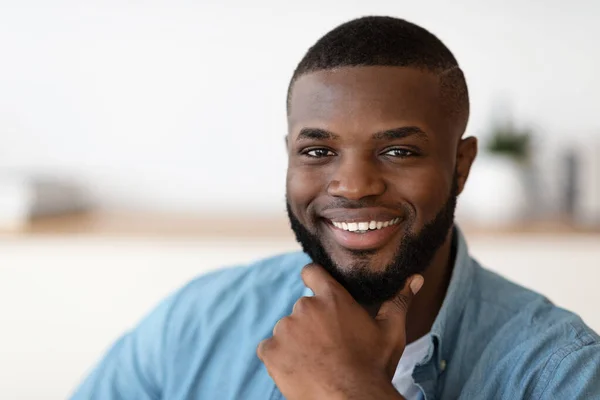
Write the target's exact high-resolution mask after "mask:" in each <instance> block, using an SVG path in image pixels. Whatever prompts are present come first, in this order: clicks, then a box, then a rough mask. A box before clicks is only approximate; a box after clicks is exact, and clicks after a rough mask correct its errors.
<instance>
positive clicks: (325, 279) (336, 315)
mask: <svg viewBox="0 0 600 400" xmlns="http://www.w3.org/2000/svg"><path fill="white" fill-rule="evenodd" d="M302 279H303V281H304V283H305V284H306V286H307V287H309V288H310V289H312V291H313V292H314V293H315V296H314V297H302V298H300V299H299V300H298V301H297V302H296V304H295V305H294V308H293V310H292V314H291V315H289V316H287V317H284V318H282V319H281V320H279V322H277V324H276V325H275V327H274V328H273V336H272V337H271V338H268V339H266V340H263V341H262V342H261V343H260V344H259V346H258V349H257V354H258V357H259V358H260V359H261V360H262V361H263V363H264V364H265V366H266V367H267V371H268V372H269V375H271V377H272V378H273V380H274V381H275V383H276V384H277V387H278V388H279V390H281V392H282V394H283V395H284V396H285V398H286V399H288V400H300V399H301V400H313V399H374V398H377V399H401V398H402V397H401V396H400V395H399V394H398V393H397V392H396V391H395V389H394V388H393V386H392V383H391V380H392V377H393V375H394V372H395V370H396V367H397V366H398V361H399V360H400V357H401V356H402V353H403V352H404V347H405V345H406V314H407V311H408V307H409V306H410V303H411V300H412V298H413V296H414V294H416V293H417V292H418V291H419V289H420V288H421V286H422V285H423V277H422V276H420V275H414V276H412V277H411V278H409V279H408V281H407V283H406V285H405V287H404V288H403V289H402V291H401V292H400V293H398V294H397V295H396V297H395V298H394V299H392V300H390V301H388V302H386V303H384V304H383V305H382V306H381V308H380V310H379V313H378V314H377V317H376V318H375V319H373V318H371V317H370V316H369V314H368V313H367V312H366V311H365V310H364V309H363V308H362V307H361V306H360V305H359V304H358V303H357V302H356V301H355V300H354V299H353V298H352V296H351V295H350V294H349V293H348V292H347V291H346V290H345V289H344V288H343V287H342V285H340V284H339V283H338V282H337V281H336V280H335V279H334V278H332V277H331V275H329V274H328V273H327V272H326V271H325V270H324V269H323V268H322V267H321V266H318V265H316V264H309V265H307V266H306V267H304V269H303V270H302ZM411 289H412V290H411Z"/></svg>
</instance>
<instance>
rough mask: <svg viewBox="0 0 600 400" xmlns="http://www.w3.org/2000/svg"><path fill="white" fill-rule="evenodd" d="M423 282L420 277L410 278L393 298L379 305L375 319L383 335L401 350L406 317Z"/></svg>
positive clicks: (404, 334)
mask: <svg viewBox="0 0 600 400" xmlns="http://www.w3.org/2000/svg"><path fill="white" fill-rule="evenodd" d="M424 282H425V280H424V279H423V276H421V275H413V276H411V277H410V278H409V279H408V280H407V281H406V283H405V284H404V288H403V289H402V290H401V291H400V292H399V293H398V294H396V295H395V296H394V298H392V299H391V300H388V301H386V302H385V303H383V304H382V305H381V307H380V308H379V312H378V313H377V317H375V320H376V321H377V323H378V325H379V327H380V328H381V330H382V331H383V333H384V335H386V337H388V339H390V340H391V341H392V342H394V343H395V344H397V345H398V346H401V347H402V349H404V345H405V342H406V315H407V314H408V309H409V307H410V304H411V303H412V300H413V297H414V296H415V295H416V294H417V293H418V292H419V290H421V287H422V286H423V283H424Z"/></svg>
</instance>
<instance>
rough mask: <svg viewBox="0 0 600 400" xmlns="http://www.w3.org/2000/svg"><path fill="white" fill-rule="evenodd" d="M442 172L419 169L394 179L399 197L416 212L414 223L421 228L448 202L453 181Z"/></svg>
mask: <svg viewBox="0 0 600 400" xmlns="http://www.w3.org/2000/svg"><path fill="white" fill-rule="evenodd" d="M442 172H443V170H441V169H440V168H435V167H428V168H419V169H415V170H412V171H406V174H405V176H404V177H397V178H396V179H394V180H395V181H396V182H397V184H396V185H395V186H396V190H397V192H398V195H399V197H401V198H403V199H405V200H406V201H407V202H409V203H410V204H411V205H412V208H413V212H416V215H415V221H414V223H415V225H416V226H417V227H419V228H420V227H422V226H423V225H425V223H427V222H429V221H431V220H432V219H433V218H434V217H435V216H436V214H437V213H438V212H439V210H440V209H441V208H442V207H443V206H444V204H445V203H446V201H447V200H448V195H449V194H450V187H451V184H452V180H451V179H449V178H448V177H447V176H446V175H447V174H445V173H442Z"/></svg>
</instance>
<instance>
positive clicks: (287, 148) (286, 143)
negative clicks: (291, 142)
mask: <svg viewBox="0 0 600 400" xmlns="http://www.w3.org/2000/svg"><path fill="white" fill-rule="evenodd" d="M284 139H285V151H286V153H288V154H289V153H290V148H289V147H288V135H285V138H284Z"/></svg>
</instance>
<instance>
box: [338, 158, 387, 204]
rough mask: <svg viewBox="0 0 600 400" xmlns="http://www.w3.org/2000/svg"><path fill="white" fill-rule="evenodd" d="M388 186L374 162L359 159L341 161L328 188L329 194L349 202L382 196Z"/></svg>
mask: <svg viewBox="0 0 600 400" xmlns="http://www.w3.org/2000/svg"><path fill="white" fill-rule="evenodd" d="M385 189H386V185H385V181H384V180H383V178H382V176H381V173H380V171H378V168H377V167H376V166H375V165H374V161H373V160H367V159H360V158H359V157H352V158H347V159H346V160H340V161H339V166H338V168H337V170H336V171H335V172H334V174H333V176H332V178H331V180H330V181H329V184H328V186H327V193H329V194H330V195H331V196H335V197H344V198H346V199H348V200H360V199H362V198H365V197H369V196H377V195H381V194H382V193H383V192H385Z"/></svg>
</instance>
